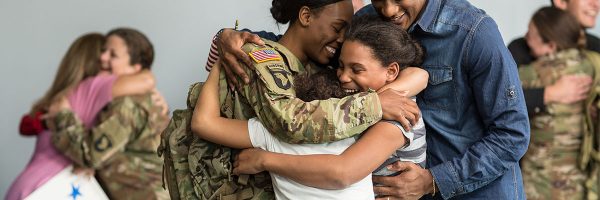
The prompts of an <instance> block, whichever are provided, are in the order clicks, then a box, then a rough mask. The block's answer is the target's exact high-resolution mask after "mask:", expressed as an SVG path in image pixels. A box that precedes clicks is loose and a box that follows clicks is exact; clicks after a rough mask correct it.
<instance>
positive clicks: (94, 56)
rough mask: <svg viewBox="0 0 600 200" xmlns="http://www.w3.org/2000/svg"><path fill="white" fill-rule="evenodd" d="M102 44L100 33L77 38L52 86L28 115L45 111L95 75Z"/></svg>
mask: <svg viewBox="0 0 600 200" xmlns="http://www.w3.org/2000/svg"><path fill="white" fill-rule="evenodd" d="M104 43H105V37H104V35H102V34H100V33H88V34H85V35H82V36H80V37H79V38H77V40H75V42H73V44H71V46H70V47H69V50H68V51H67V53H66V54H65V56H64V57H63V59H62V61H61V62H60V65H59V66H58V70H57V71H56V75H55V76H54V82H53V83H52V86H50V89H48V91H46V94H44V96H43V97H42V98H41V99H40V100H38V101H37V102H36V103H35V104H33V107H32V108H31V112H30V114H31V115H33V114H35V113H36V112H38V111H42V112H43V111H46V109H47V108H48V106H50V104H51V103H52V102H53V101H54V100H56V99H59V98H61V97H63V96H65V95H67V93H68V92H69V90H70V89H71V88H72V87H74V86H75V85H77V84H79V82H81V81H82V80H83V79H85V78H87V77H90V76H95V75H97V74H98V72H99V71H100V68H101V66H100V54H102V48H103V46H104Z"/></svg>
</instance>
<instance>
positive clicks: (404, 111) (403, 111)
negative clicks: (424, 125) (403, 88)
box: [378, 89, 420, 131]
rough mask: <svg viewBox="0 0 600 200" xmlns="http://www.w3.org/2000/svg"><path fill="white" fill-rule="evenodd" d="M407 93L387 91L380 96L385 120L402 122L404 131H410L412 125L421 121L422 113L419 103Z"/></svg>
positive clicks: (380, 93)
mask: <svg viewBox="0 0 600 200" xmlns="http://www.w3.org/2000/svg"><path fill="white" fill-rule="evenodd" d="M406 93H407V92H398V91H396V90H394V89H387V90H384V91H383V92H379V93H378V94H379V101H380V102H381V109H382V110H383V119H386V120H393V121H397V122H400V124H402V127H404V130H407V131H409V130H411V127H412V125H414V124H417V122H418V121H419V112H420V111H419V107H417V103H416V102H414V101H413V100H412V99H410V98H408V97H407V96H406ZM411 124H412V125H411Z"/></svg>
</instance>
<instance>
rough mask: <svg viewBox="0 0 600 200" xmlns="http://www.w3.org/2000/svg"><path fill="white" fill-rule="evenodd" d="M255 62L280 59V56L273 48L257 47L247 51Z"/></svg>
mask: <svg viewBox="0 0 600 200" xmlns="http://www.w3.org/2000/svg"><path fill="white" fill-rule="evenodd" d="M248 54H249V55H250V57H251V58H252V59H253V60H254V62H256V63H262V62H267V61H272V60H282V58H281V56H280V55H279V54H277V52H275V50H273V49H259V50H256V51H252V52H250V53H248Z"/></svg>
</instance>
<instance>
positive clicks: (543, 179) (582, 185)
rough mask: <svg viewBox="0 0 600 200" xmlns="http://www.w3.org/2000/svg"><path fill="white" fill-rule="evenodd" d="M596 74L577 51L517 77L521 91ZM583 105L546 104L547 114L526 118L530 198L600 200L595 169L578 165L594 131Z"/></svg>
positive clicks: (524, 169)
mask: <svg viewBox="0 0 600 200" xmlns="http://www.w3.org/2000/svg"><path fill="white" fill-rule="evenodd" d="M595 71H597V69H596V70H595V69H594V66H593V65H592V63H591V62H590V61H589V60H588V59H587V58H586V56H585V55H584V54H583V53H582V52H581V51H579V50H577V49H569V50H564V51H561V52H559V53H557V54H554V55H550V56H546V57H543V58H540V59H539V60H538V61H536V62H534V63H532V64H531V66H525V67H521V68H519V76H520V79H521V82H522V85H523V88H537V87H545V86H548V85H552V84H554V83H555V82H556V81H557V80H558V79H560V77H561V76H563V75H572V74H582V75H590V76H594V74H595V73H596V72H595ZM596 78H597V77H596ZM595 84H597V83H595ZM595 94H597V92H596V91H595V90H592V92H591V93H590V95H591V96H595ZM586 102H587V101H580V102H577V103H573V104H561V103H549V104H547V108H548V109H547V112H546V113H538V114H536V115H535V116H533V117H531V118H530V123H531V141H530V145H529V149H528V151H527V153H526V154H525V156H524V157H523V159H522V172H523V179H524V186H525V192H526V194H527V197H528V198H529V199H597V198H598V196H597V186H598V182H597V181H598V180H597V178H598V171H597V170H598V169H597V167H588V163H587V162H586V164H581V160H582V155H586V154H589V152H588V151H590V150H585V149H586V148H585V147H584V146H583V144H584V143H586V142H585V140H584V137H583V136H584V134H586V133H587V132H586V131H585V129H586V128H587V127H588V126H590V125H592V126H594V125H593V124H589V123H588V122H587V120H588V119H586V117H587V116H586V113H587V111H586V106H585V104H586ZM589 141H591V140H589ZM586 152H587V153H586ZM586 159H587V160H589V158H586Z"/></svg>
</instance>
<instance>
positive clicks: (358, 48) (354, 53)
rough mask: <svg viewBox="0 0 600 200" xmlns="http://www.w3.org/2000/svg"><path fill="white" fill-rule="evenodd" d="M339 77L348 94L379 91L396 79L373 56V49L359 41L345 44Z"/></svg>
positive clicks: (341, 56) (338, 72)
mask: <svg viewBox="0 0 600 200" xmlns="http://www.w3.org/2000/svg"><path fill="white" fill-rule="evenodd" d="M337 75H338V78H339V79H340V83H341V84H342V88H344V89H345V90H346V92H348V93H354V92H363V91H367V90H368V89H369V88H370V89H374V90H378V89H379V88H381V87H383V86H384V85H385V84H386V83H387V82H388V80H390V78H392V80H393V79H395V78H396V77H390V76H389V75H388V67H386V66H383V65H382V63H381V62H380V61H379V60H377V58H375V56H373V50H372V49H371V48H369V47H367V46H365V45H363V44H362V43H360V42H357V41H346V42H344V46H343V47H342V52H341V55H340V67H339V68H338V70H337Z"/></svg>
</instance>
